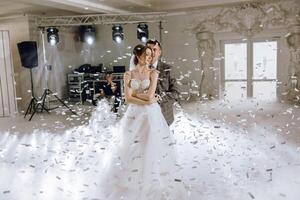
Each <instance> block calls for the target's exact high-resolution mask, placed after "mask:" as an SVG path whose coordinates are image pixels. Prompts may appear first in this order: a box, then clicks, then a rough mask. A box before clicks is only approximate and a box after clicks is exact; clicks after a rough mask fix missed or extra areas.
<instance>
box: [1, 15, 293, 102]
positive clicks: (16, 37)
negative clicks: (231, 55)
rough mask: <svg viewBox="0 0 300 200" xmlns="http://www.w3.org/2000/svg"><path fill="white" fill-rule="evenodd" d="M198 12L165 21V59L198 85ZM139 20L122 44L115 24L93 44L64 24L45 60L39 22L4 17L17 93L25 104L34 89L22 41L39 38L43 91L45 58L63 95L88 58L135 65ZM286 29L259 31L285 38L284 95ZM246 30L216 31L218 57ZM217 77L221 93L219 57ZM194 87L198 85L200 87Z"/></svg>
mask: <svg viewBox="0 0 300 200" xmlns="http://www.w3.org/2000/svg"><path fill="white" fill-rule="evenodd" d="M195 19H198V18H197V15H194V14H185V15H177V16H170V17H168V18H167V21H166V22H163V24H162V26H163V30H162V46H163V59H164V60H165V61H166V62H167V63H169V64H171V65H173V66H174V71H173V74H174V75H175V77H176V78H180V79H181V78H182V77H184V78H183V79H182V80H181V83H183V84H186V83H188V82H189V83H191V82H194V84H195V85H198V84H199V81H200V71H199V70H200V66H199V65H200V61H199V55H198V49H197V40H196V38H195V35H194V34H193V33H191V31H189V30H188V26H189V25H190V24H191V23H193V22H194V21H197V20H195ZM136 26H137V24H126V25H123V29H124V34H125V39H124V41H123V43H122V44H116V43H114V42H113V41H112V35H111V34H112V30H111V28H112V25H97V26H96V28H97V40H96V43H95V44H93V45H91V46H89V45H87V44H84V43H82V42H80V41H79V38H78V34H77V29H78V28H77V27H71V28H66V27H60V28H59V36H60V43H59V44H58V45H57V46H54V47H52V46H50V45H49V44H48V43H47V42H46V57H47V59H46V60H47V63H44V59H43V51H42V42H41V35H40V32H39V30H38V29H37V28H36V27H35V25H34V22H33V21H30V22H29V24H28V19H27V18H26V17H23V18H17V19H10V20H1V21H0V28H1V29H5V30H10V31H11V38H12V42H11V44H12V50H13V60H14V68H15V73H16V80H17V96H19V97H22V100H21V101H19V102H18V103H19V105H20V107H22V108H24V106H26V105H27V103H28V101H29V100H28V99H29V97H30V94H29V93H28V92H27V90H29V89H30V84H29V72H28V70H27V69H23V68H22V67H21V65H20V58H19V55H18V52H17V48H16V44H17V43H18V42H20V41H23V40H28V39H33V40H37V41H38V45H39V67H38V68H35V69H34V80H35V89H36V92H37V93H39V94H41V92H42V91H43V88H44V87H45V78H46V70H45V67H44V66H45V64H48V65H52V70H51V71H50V72H49V74H48V77H49V88H50V89H51V90H53V91H55V92H58V94H59V96H60V97H67V79H66V78H67V73H70V72H72V70H74V69H76V68H77V67H79V66H80V65H82V64H85V63H90V64H92V65H98V64H99V63H103V64H104V66H105V67H112V66H113V65H125V66H128V65H129V59H130V54H131V52H132V48H133V47H134V46H135V45H136V44H139V43H140V41H139V40H138V39H137V36H136ZM148 26H149V32H150V38H157V39H159V24H158V23H150V24H148ZM285 34H286V30H278V29H276V30H275V29H274V30H268V31H264V32H262V33H260V34H258V35H256V36H255V37H257V38H272V37H278V38H279V59H278V60H279V63H278V81H279V82H282V84H280V85H279V87H278V94H279V97H280V95H281V94H283V93H284V92H285V90H286V84H287V78H288V65H289V50H288V47H287V44H286V41H285V37H284V35H285ZM240 38H242V36H241V35H239V34H236V33H216V34H215V41H216V50H215V53H216V57H219V53H220V52H221V49H220V42H221V41H222V40H229V39H240ZM214 65H215V66H214V67H215V69H216V73H215V77H214V79H213V80H212V81H214V82H215V83H216V84H215V85H216V86H217V87H216V88H215V90H216V91H217V92H216V93H217V94H219V93H220V90H219V87H218V86H219V85H220V84H221V83H220V67H221V65H220V62H219V61H215V62H214ZM193 90H197V88H196V87H194V88H193Z"/></svg>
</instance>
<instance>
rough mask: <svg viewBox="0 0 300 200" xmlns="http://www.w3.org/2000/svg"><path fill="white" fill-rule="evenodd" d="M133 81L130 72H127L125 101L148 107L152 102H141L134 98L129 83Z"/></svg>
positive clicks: (125, 76) (125, 77)
mask: <svg viewBox="0 0 300 200" xmlns="http://www.w3.org/2000/svg"><path fill="white" fill-rule="evenodd" d="M130 80H131V75H130V72H126V73H125V74H124V85H125V87H124V93H125V101H126V102H128V103H134V104H139V105H147V104H149V103H150V101H147V100H146V101H145V100H141V99H139V98H136V97H134V96H133V95H132V94H133V91H132V89H131V88H130V87H129V83H130Z"/></svg>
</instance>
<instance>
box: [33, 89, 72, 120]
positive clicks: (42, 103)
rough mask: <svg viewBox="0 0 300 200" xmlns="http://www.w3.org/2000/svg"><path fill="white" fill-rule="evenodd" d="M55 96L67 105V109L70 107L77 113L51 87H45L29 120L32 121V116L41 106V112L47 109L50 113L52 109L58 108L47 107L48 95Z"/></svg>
mask: <svg viewBox="0 0 300 200" xmlns="http://www.w3.org/2000/svg"><path fill="white" fill-rule="evenodd" d="M50 95H51V96H54V97H55V98H56V100H58V101H59V102H60V103H61V104H62V105H63V106H64V107H66V108H67V109H69V110H70V111H71V112H72V113H73V114H75V115H77V113H76V112H74V111H73V110H72V109H71V108H70V107H69V106H68V105H67V104H65V102H64V101H63V100H62V99H60V98H59V97H58V96H57V95H56V94H55V93H53V92H52V91H51V90H49V89H44V92H43V95H42V97H41V99H40V100H39V101H37V103H36V104H35V106H34V108H33V112H32V114H31V116H30V118H29V121H31V119H32V117H33V116H34V114H35V113H36V112H37V111H38V109H39V107H40V109H41V112H43V111H44V110H45V111H47V112H48V113H49V111H50V110H53V109H56V108H58V107H55V108H51V109H50V108H47V107H46V105H45V102H46V99H47V97H48V96H50Z"/></svg>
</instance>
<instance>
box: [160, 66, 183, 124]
mask: <svg viewBox="0 0 300 200" xmlns="http://www.w3.org/2000/svg"><path fill="white" fill-rule="evenodd" d="M172 68H173V67H172V66H171V65H168V64H166V63H163V62H161V61H158V63H157V70H158V71H159V72H160V73H159V77H158V82H157V87H156V93H157V94H159V95H160V96H161V98H162V101H160V102H159V104H160V107H161V111H162V114H163V115H164V117H165V119H166V121H167V123H168V125H171V124H172V123H173V121H174V112H173V104H174V102H175V101H177V100H178V99H179V92H178V88H177V87H176V79H175V78H174V77H172V76H171V71H172Z"/></svg>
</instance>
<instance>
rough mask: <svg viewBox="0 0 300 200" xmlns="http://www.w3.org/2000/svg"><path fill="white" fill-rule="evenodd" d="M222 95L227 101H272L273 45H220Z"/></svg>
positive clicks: (274, 69) (274, 68)
mask: <svg viewBox="0 0 300 200" xmlns="http://www.w3.org/2000/svg"><path fill="white" fill-rule="evenodd" d="M223 51H224V52H223V53H224V57H225V59H224V65H223V69H222V83H223V94H224V98H225V99H227V100H236V99H245V98H247V97H253V98H255V99H259V100H268V101H274V100H276V85H277V83H276V79H277V41H245V42H244V41H233V42H232V41H231V42H224V43H223Z"/></svg>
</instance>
